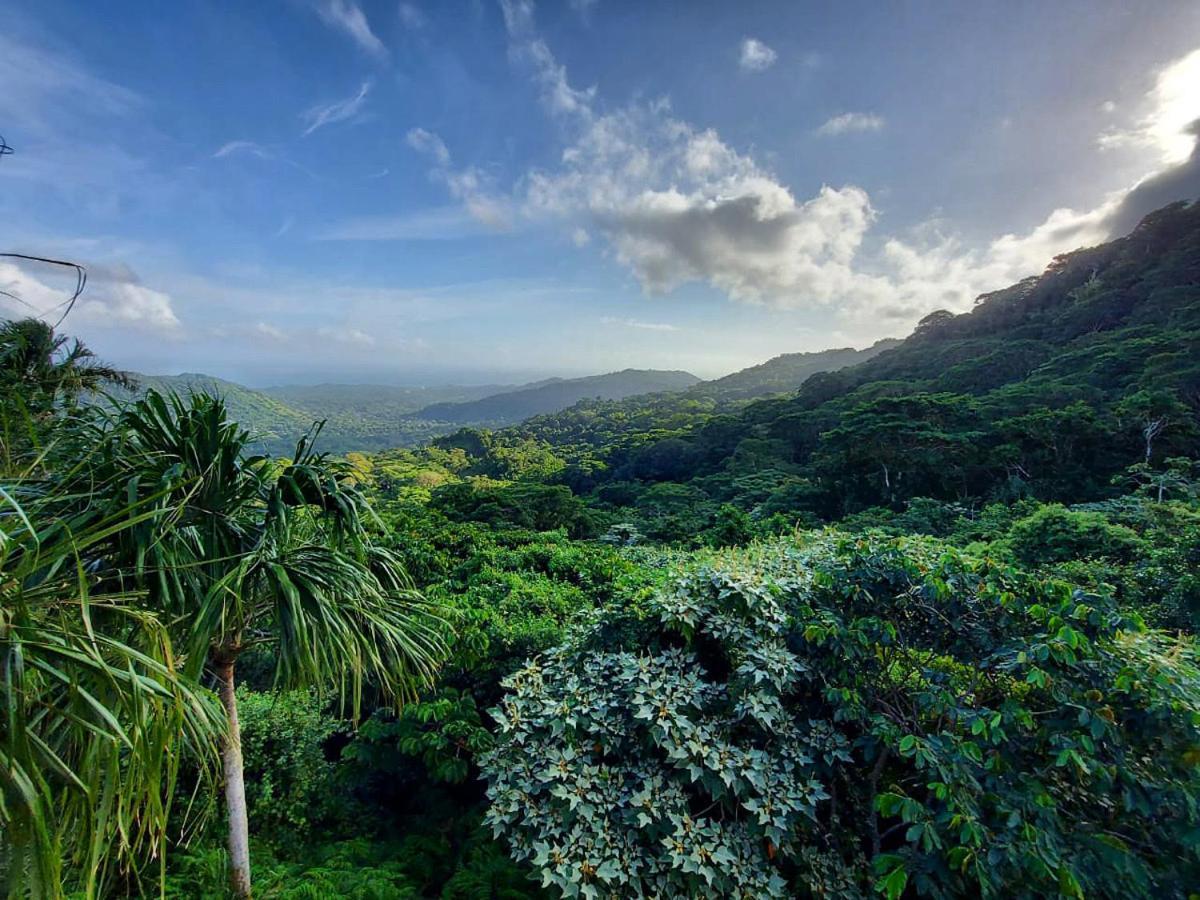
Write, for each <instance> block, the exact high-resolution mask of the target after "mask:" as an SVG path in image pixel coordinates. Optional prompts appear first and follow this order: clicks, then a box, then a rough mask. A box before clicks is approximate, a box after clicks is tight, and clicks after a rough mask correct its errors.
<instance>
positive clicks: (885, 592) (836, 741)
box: [484, 533, 1200, 898]
mask: <svg viewBox="0 0 1200 900" xmlns="http://www.w3.org/2000/svg"><path fill="white" fill-rule="evenodd" d="M651 606H652V608H653V609H654V610H655V611H656V612H657V618H658V623H657V625H656V624H655V623H653V622H651V623H648V626H647V627H643V628H640V629H637V628H634V629H630V628H629V627H628V622H627V621H626V618H627V617H624V616H623V614H622V612H621V610H620V609H619V608H618V609H614V610H612V611H610V612H609V613H608V614H607V615H606V616H605V617H604V618H602V619H601V620H600V621H599V622H598V623H596V624H595V625H593V626H591V627H590V628H588V629H585V630H583V631H582V632H580V634H579V635H577V636H576V637H574V638H573V639H572V640H571V641H568V642H567V643H566V644H564V645H563V646H561V647H559V648H557V649H555V650H554V651H552V652H550V653H547V654H546V655H545V656H544V657H543V658H542V659H540V660H538V661H535V663H534V664H532V665H531V666H529V667H527V668H526V669H524V670H523V671H521V672H519V673H517V674H515V675H514V676H512V677H511V678H510V679H509V680H508V682H507V686H508V689H509V693H508V695H507V696H506V698H505V700H504V702H503V705H502V707H501V708H500V709H499V710H498V711H497V712H496V716H497V720H498V722H499V725H500V733H499V743H498V746H497V749H496V750H495V751H494V753H493V754H492V755H491V756H490V757H489V758H488V759H487V760H486V762H485V764H484V769H485V774H486V776H487V778H488V781H489V796H490V797H491V801H492V805H491V808H490V810H489V813H488V821H489V822H490V823H491V824H492V826H493V828H494V830H495V833H496V834H497V835H498V836H499V835H503V836H505V837H506V838H507V839H508V840H509V842H510V845H511V849H512V853H513V855H514V857H515V858H516V859H518V860H528V861H530V862H531V863H532V864H533V865H534V866H535V867H536V868H538V869H539V870H540V871H541V874H542V877H543V879H544V880H545V882H546V883H547V884H550V885H553V886H555V887H556V888H557V889H558V890H559V891H560V892H561V893H562V894H564V895H567V896H575V895H576V894H578V895H582V896H609V895H619V896H644V895H668V896H683V895H686V896H713V897H715V896H742V897H761V896H780V897H782V896H795V895H817V896H829V895H831V894H834V893H835V892H836V893H839V894H840V895H842V896H853V895H854V894H855V893H856V892H859V891H865V890H867V889H869V888H871V887H872V886H873V887H874V888H875V889H876V890H878V891H880V892H882V893H883V894H885V895H886V896H887V897H889V898H896V897H899V896H900V895H901V894H902V893H904V892H905V891H906V890H907V889H908V888H909V886H910V885H911V886H912V887H913V888H915V889H916V891H917V892H918V893H919V894H922V895H929V896H985V897H998V896H1012V895H1013V894H1014V893H1020V894H1027V895H1037V896H1045V895H1065V896H1075V897H1082V896H1084V895H1085V894H1086V895H1088V896H1097V897H1114V898H1115V897H1121V898H1126V897H1136V896H1156V897H1164V898H1166V897H1184V896H1186V892H1187V887H1186V886H1187V885H1194V884H1197V883H1200V849H1198V848H1200V843H1198V842H1197V841H1196V835H1197V829H1198V828H1200V813H1198V811H1197V809H1198V805H1197V801H1198V800H1200V773H1198V770H1197V761H1198V758H1200V750H1198V748H1200V670H1198V669H1197V654H1196V648H1195V646H1194V644H1193V643H1192V642H1191V641H1190V640H1179V641H1170V640H1168V639H1167V638H1165V637H1162V636H1159V635H1156V634H1154V633H1143V632H1140V631H1139V630H1138V628H1137V624H1136V621H1130V620H1126V619H1124V618H1122V616H1121V615H1120V614H1118V613H1117V612H1116V611H1114V609H1113V608H1112V607H1111V606H1109V605H1108V604H1107V603H1106V602H1105V601H1104V600H1103V599H1102V598H1100V597H1097V596H1092V595H1087V594H1084V593H1082V592H1080V591H1078V590H1074V589H1071V588H1070V587H1068V586H1066V585H1065V584H1063V583H1061V582H1056V581H1047V580H1039V579H1036V578H1032V577H1030V576H1028V575H1025V574H1023V573H1022V572H1020V571H1018V570H1015V569H1013V568H1011V567H1006V566H1003V565H999V564H997V563H995V562H991V561H981V560H976V559H974V558H971V557H969V556H965V555H963V554H961V553H959V552H957V551H954V550H952V549H949V548H947V547H946V546H944V545H942V544H938V543H936V542H934V541H918V540H912V539H899V540H886V541H884V540H877V539H866V540H862V539H850V538H847V537H845V536H842V535H838V534H836V533H831V534H828V535H825V536H822V537H820V538H819V539H815V540H812V541H811V542H810V543H809V544H807V545H800V544H796V543H794V542H779V543H775V544H772V545H766V546H763V547H760V548H756V549H754V550H752V551H750V552H742V553H737V554H730V555H725V556H717V557H713V558H712V561H711V562H707V563H705V564H704V565H701V566H700V567H699V568H696V569H694V570H693V571H691V572H690V573H689V574H686V575H684V576H682V577H680V578H678V579H677V580H676V581H675V583H674V585H673V587H672V588H671V589H669V590H665V591H663V592H661V593H660V594H658V595H657V597H656V598H655V599H654V601H653V602H652V604H651ZM617 625H619V626H620V627H615V626H617Z"/></svg>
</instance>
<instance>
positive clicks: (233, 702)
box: [217, 658, 250, 898]
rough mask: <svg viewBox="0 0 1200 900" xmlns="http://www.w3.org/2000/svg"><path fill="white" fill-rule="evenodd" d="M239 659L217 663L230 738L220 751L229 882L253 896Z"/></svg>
mask: <svg viewBox="0 0 1200 900" xmlns="http://www.w3.org/2000/svg"><path fill="white" fill-rule="evenodd" d="M235 659H236V658H226V659H222V660H220V661H219V662H218V663H217V678H218V679H219V680H220V682H221V705H222V706H224V707H225V715H226V716H228V718H229V736H228V738H226V740H225V744H224V746H223V747H222V748H221V763H222V765H223V767H224V769H225V807H226V809H227V810H228V812H229V881H230V887H231V889H232V890H233V895H234V896H235V897H238V898H244V897H249V896H250V826H249V823H248V822H247V821H246V784H245V781H244V780H243V778H242V729H241V726H240V725H239V724H238V713H237V697H236V696H235V694H234V691H233V689H234V684H233V665H234V662H235Z"/></svg>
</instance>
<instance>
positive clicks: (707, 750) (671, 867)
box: [483, 569, 828, 897]
mask: <svg viewBox="0 0 1200 900" xmlns="http://www.w3.org/2000/svg"><path fill="white" fill-rule="evenodd" d="M654 606H655V608H656V609H657V611H658V612H659V614H660V616H661V620H662V623H663V625H664V626H666V627H667V628H669V629H673V630H675V631H678V632H680V633H682V634H683V635H685V636H686V637H687V638H689V639H694V638H697V637H699V638H702V639H703V640H705V641H708V642H715V646H717V647H719V648H720V653H721V656H722V663H721V665H722V667H723V668H724V669H725V670H726V671H727V672H728V673H729V674H728V676H727V677H726V678H725V679H724V680H718V679H716V678H713V677H712V676H710V675H709V673H707V672H706V671H705V670H704V667H703V665H702V663H701V661H700V658H699V655H698V654H697V652H696V651H695V650H694V649H693V648H691V647H686V646H685V647H671V648H667V649H660V650H658V651H657V652H653V653H649V652H644V653H633V652H627V651H619V650H617V651H609V652H596V651H591V652H585V651H583V650H582V649H579V647H581V646H583V645H585V644H586V636H583V637H582V639H581V640H579V641H578V642H577V643H572V644H568V645H565V646H563V647H559V648H557V649H555V650H552V651H550V652H549V653H547V654H545V655H544V656H543V657H542V658H541V659H540V660H538V661H535V662H531V663H530V664H529V665H528V666H527V667H526V668H525V669H523V670H521V671H520V672H517V673H516V674H515V675H513V676H511V677H510V678H509V679H508V680H507V681H506V682H505V687H506V688H507V689H508V694H507V696H506V697H505V699H504V701H503V702H502V704H501V706H500V708H499V709H497V710H496V711H495V713H494V714H495V716H496V720H497V724H498V727H499V732H500V742H499V745H498V747H497V748H496V750H495V751H494V752H493V753H492V754H490V755H489V756H488V757H487V758H486V759H485V760H484V764H483V765H484V771H485V774H486V776H487V778H488V781H489V789H488V793H489V796H490V797H491V800H492V805H491V809H490V810H489V813H488V822H489V823H490V824H491V825H492V828H493V830H494V831H495V833H496V835H497V836H498V837H499V836H505V837H507V838H508V840H509V842H510V845H511V846H512V849H513V853H514V856H515V857H516V858H517V859H519V860H527V861H529V862H530V863H531V864H532V865H533V866H534V867H535V868H536V869H537V870H538V871H539V872H540V873H541V876H542V879H543V883H544V884H545V885H546V886H554V887H556V888H558V889H559V890H560V891H561V892H562V894H563V895H564V896H567V897H576V896H579V897H609V896H616V897H630V896H635V897H643V896H645V897H657V896H682V895H687V896H711V897H771V896H786V890H785V888H786V885H785V882H784V880H783V878H781V877H780V874H779V871H778V868H777V866H778V862H779V861H782V859H783V858H784V857H786V855H787V854H788V853H790V852H791V849H790V848H791V846H792V844H793V841H792V838H791V835H792V832H793V831H794V829H795V826H796V824H797V823H798V822H799V821H800V820H801V819H802V818H807V819H810V820H811V819H812V818H813V817H814V816H815V809H816V806H817V804H818V803H819V802H821V801H822V800H825V799H826V798H827V796H828V795H827V793H826V791H825V789H824V788H823V786H822V784H821V783H820V781H819V780H818V778H817V777H816V775H815V771H814V769H813V765H812V759H811V758H810V756H809V753H808V748H809V745H810V741H809V738H808V729H807V727H800V724H799V723H797V722H796V721H793V718H792V715H791V714H790V713H789V712H788V710H787V708H786V706H785V704H784V702H783V700H782V698H783V695H784V694H785V693H786V692H787V691H788V689H789V688H790V687H791V685H792V684H793V683H794V682H795V681H796V679H797V678H801V677H804V674H805V670H804V666H803V665H802V664H801V663H800V661H799V660H798V659H796V657H795V656H794V655H793V654H791V653H790V652H789V651H788V650H787V648H786V647H785V645H784V643H783V641H782V639H781V637H780V635H781V632H782V627H783V624H784V621H785V617H784V615H783V613H782V610H781V609H780V607H779V604H778V603H777V601H776V599H775V597H774V593H773V591H772V590H770V589H768V588H765V587H764V586H763V585H762V584H760V583H756V582H754V581H751V580H748V579H743V578H739V577H737V576H735V575H732V574H730V573H727V572H724V571H721V570H717V569H705V570H701V571H699V572H697V573H695V574H693V575H690V576H687V577H685V578H681V579H679V580H678V581H677V582H676V583H675V584H673V585H672V586H671V588H670V589H669V590H668V591H666V592H664V593H663V594H661V595H660V596H659V597H657V598H656V600H655V601H654ZM700 810H702V811H703V812H698V811H700Z"/></svg>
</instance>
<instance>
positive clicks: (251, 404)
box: [117, 372, 313, 453]
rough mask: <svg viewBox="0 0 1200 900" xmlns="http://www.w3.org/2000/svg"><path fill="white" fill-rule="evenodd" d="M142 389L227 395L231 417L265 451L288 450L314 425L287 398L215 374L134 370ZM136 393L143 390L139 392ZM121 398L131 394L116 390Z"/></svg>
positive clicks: (311, 417) (281, 451)
mask: <svg viewBox="0 0 1200 900" xmlns="http://www.w3.org/2000/svg"><path fill="white" fill-rule="evenodd" d="M134 378H135V379H136V380H137V383H138V385H139V387H140V388H141V390H150V389H153V390H157V391H161V392H163V393H166V392H168V391H173V392H175V393H177V394H181V395H183V396H187V395H189V394H192V393H198V392H205V393H209V394H216V395H219V396H221V397H224V398H225V402H226V403H227V404H228V406H229V412H230V414H231V415H232V417H233V418H234V419H235V420H236V421H237V422H238V423H239V424H241V426H242V427H243V428H246V429H248V430H249V431H250V432H251V434H253V435H254V436H255V438H256V442H257V443H258V446H259V448H260V449H262V450H266V451H268V452H271V453H286V452H288V451H290V450H293V449H295V446H296V441H297V440H298V439H299V438H300V436H301V435H303V434H304V433H305V432H306V431H307V430H308V429H309V428H310V427H311V426H312V424H313V416H311V415H309V414H308V413H307V412H304V411H302V410H299V409H296V408H295V407H293V406H290V405H289V404H287V403H285V402H284V401H282V400H280V399H278V398H275V397H271V396H270V395H268V394H266V393H264V392H262V391H256V390H254V389H253V388H248V387H246V386H245V385H241V384H238V383H236V382H233V381H226V380H225V379H223V378H216V377H214V376H212V375H202V374H200V373H197V372H184V373H183V374H180V375H142V374H139V373H134ZM137 393H140V391H139V392H137ZM117 394H118V399H129V398H130V397H131V396H132V395H131V394H129V393H125V392H117Z"/></svg>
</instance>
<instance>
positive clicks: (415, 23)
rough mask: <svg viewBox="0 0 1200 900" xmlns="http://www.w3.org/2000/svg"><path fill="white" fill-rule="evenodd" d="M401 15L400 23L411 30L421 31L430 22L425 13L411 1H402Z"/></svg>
mask: <svg viewBox="0 0 1200 900" xmlns="http://www.w3.org/2000/svg"><path fill="white" fill-rule="evenodd" d="M399 15H400V23H401V24H402V25H403V26H404V27H405V28H407V29H408V30H409V31H419V30H420V29H422V28H424V27H425V26H426V25H428V24H429V22H428V20H427V19H426V18H425V13H423V12H421V10H420V9H418V8H417V7H416V6H414V5H413V4H411V3H401V4H400V8H399Z"/></svg>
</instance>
